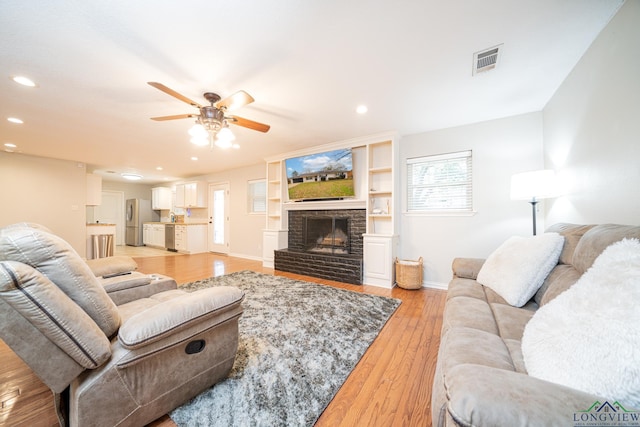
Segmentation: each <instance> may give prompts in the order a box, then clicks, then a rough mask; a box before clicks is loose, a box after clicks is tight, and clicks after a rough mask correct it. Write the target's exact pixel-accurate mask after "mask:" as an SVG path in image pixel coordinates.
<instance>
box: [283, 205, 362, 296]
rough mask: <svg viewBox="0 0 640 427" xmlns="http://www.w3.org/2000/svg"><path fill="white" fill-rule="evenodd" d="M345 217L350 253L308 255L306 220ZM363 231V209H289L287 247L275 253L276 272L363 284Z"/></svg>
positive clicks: (314, 253)
mask: <svg viewBox="0 0 640 427" xmlns="http://www.w3.org/2000/svg"><path fill="white" fill-rule="evenodd" d="M327 217H329V218H332V217H335V218H340V219H343V218H348V222H349V226H348V234H349V247H350V253H349V254H348V255H345V254H324V253H316V252H307V251H306V248H305V243H306V241H305V240H306V239H305V223H306V220H307V218H327ZM365 231H366V211H365V209H330V210H327V209H325V210H291V211H289V233H288V248H287V249H280V250H276V251H275V254H274V255H275V256H274V261H275V269H276V270H280V271H288V272H290V273H296V274H304V275H307V276H312V277H319V278H323V279H329V280H336V281H339V282H345V283H351V284H356V285H361V284H362V258H363V238H362V235H363V234H364V233H365Z"/></svg>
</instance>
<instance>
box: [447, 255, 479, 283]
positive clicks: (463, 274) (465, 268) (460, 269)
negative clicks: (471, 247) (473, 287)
mask: <svg viewBox="0 0 640 427" xmlns="http://www.w3.org/2000/svg"><path fill="white" fill-rule="evenodd" d="M484 262H485V260H484V259H482V258H454V260H453V262H452V263H451V269H452V270H453V275H454V276H455V277H460V278H463V279H473V280H475V279H476V278H477V277H478V273H479V272H480V269H481V268H482V265H483V264H484Z"/></svg>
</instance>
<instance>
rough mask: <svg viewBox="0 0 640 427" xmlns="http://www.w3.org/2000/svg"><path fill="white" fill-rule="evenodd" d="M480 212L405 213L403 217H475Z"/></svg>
mask: <svg viewBox="0 0 640 427" xmlns="http://www.w3.org/2000/svg"><path fill="white" fill-rule="evenodd" d="M477 213H478V211H465V212H459V211H439V212H408V211H403V212H402V215H404V216H460V217H463V216H475V215H476V214H477Z"/></svg>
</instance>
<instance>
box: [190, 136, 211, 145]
mask: <svg viewBox="0 0 640 427" xmlns="http://www.w3.org/2000/svg"><path fill="white" fill-rule="evenodd" d="M189 141H191V143H192V144H194V145H197V146H199V147H204V146H205V145H209V136H208V135H204V136H202V135H198V136H192V137H191V139H190V140H189Z"/></svg>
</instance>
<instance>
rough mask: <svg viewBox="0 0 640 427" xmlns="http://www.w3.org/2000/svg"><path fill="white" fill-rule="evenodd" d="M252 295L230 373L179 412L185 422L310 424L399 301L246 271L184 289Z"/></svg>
mask: <svg viewBox="0 0 640 427" xmlns="http://www.w3.org/2000/svg"><path fill="white" fill-rule="evenodd" d="M210 286H235V287H237V288H239V289H242V290H243V291H244V293H245V300H244V303H243V307H244V314H243V315H242V317H241V318H240V322H239V325H240V326H239V329H240V334H239V347H238V354H237V357H236V361H235V364H234V366H233V369H232V370H231V373H230V374H229V377H228V378H227V379H226V380H224V381H222V382H220V383H218V384H216V385H214V386H213V387H212V388H210V389H209V390H206V391H204V392H203V393H201V394H200V395H198V396H196V397H195V398H193V399H192V400H191V401H189V402H187V403H186V404H184V405H183V406H181V407H179V408H177V409H175V410H174V411H172V412H171V413H170V414H169V416H170V417H171V419H172V420H173V421H174V422H175V423H176V424H177V425H179V426H189V427H192V426H225V427H226V426H311V425H313V424H314V423H315V421H316V420H317V419H318V417H319V416H320V415H321V414H322V411H324V409H325V408H326V406H327V405H328V404H329V402H331V399H333V396H334V395H335V394H336V393H337V391H338V390H339V389H340V387H341V386H342V384H343V383H344V381H345V380H346V379H347V377H348V376H349V374H350V373H351V371H352V370H353V368H354V367H355V366H356V364H357V363H358V361H359V360H360V358H361V357H362V355H363V354H364V352H365V351H366V350H367V348H368V347H369V346H370V345H371V343H372V342H373V340H374V339H375V338H376V336H377V335H378V333H379V332H380V330H381V329H382V327H383V326H384V324H385V323H386V322H387V320H388V319H389V317H390V316H391V315H392V314H393V313H394V311H395V310H396V308H397V307H398V306H399V305H400V302H401V301H400V300H397V299H393V298H385V297H379V296H374V295H366V294H362V293H358V292H352V291H348V290H343V289H337V288H333V287H331V286H324V285H318V284H315V283H308V282H302V281H298V280H292V279H288V278H285V277H278V276H271V275H266V274H260V273H256V272H253V271H241V272H238V273H232V274H228V275H225V276H219V277H213V278H209V279H205V280H200V281H197V282H193V283H189V284H186V285H183V286H181V287H180V289H185V290H187V291H193V290H196V289H201V288H205V287H210Z"/></svg>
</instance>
